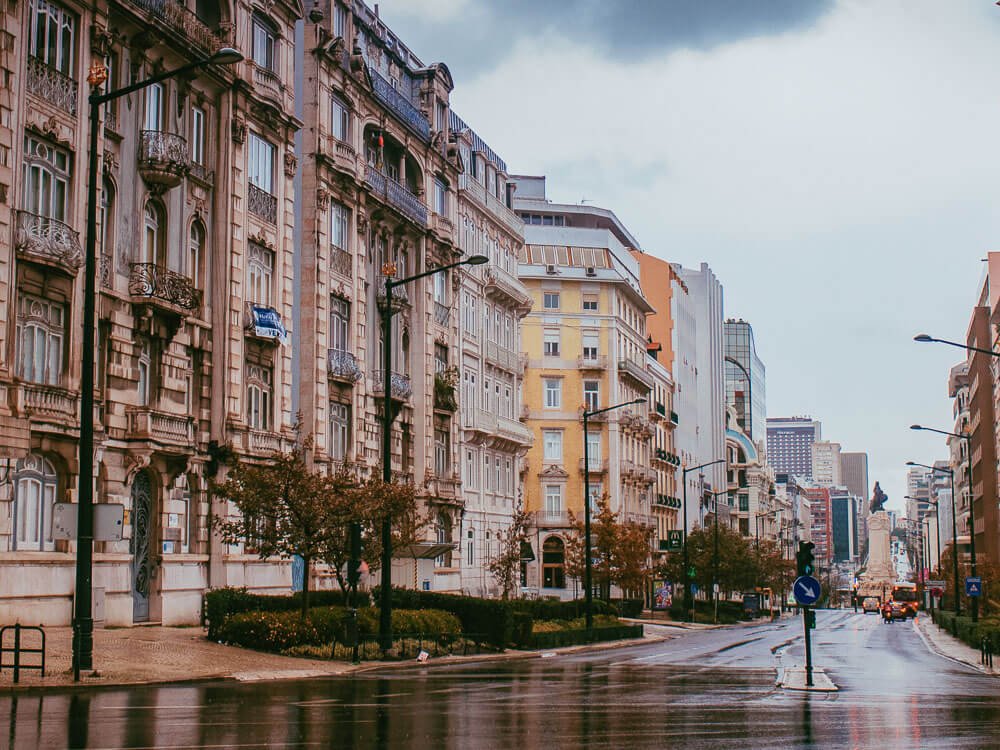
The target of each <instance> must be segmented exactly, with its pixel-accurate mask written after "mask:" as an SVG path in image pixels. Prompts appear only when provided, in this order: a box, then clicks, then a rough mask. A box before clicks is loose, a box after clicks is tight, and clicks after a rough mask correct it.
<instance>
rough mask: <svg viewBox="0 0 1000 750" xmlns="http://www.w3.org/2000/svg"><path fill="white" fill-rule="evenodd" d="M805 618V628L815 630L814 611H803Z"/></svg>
mask: <svg viewBox="0 0 1000 750" xmlns="http://www.w3.org/2000/svg"><path fill="white" fill-rule="evenodd" d="M805 617H806V627H807V628H809V629H811V630H815V629H816V610H814V609H807V610H805Z"/></svg>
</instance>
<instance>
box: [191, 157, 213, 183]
mask: <svg viewBox="0 0 1000 750" xmlns="http://www.w3.org/2000/svg"><path fill="white" fill-rule="evenodd" d="M188 177H190V178H191V179H193V180H197V181H198V182H200V183H201V184H202V185H204V186H205V187H212V185H214V184H215V172H214V171H213V170H211V169H209V168H208V167H206V166H205V165H204V164H196V163H195V162H191V163H190V164H189V165H188Z"/></svg>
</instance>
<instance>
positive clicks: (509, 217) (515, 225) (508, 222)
mask: <svg viewBox="0 0 1000 750" xmlns="http://www.w3.org/2000/svg"><path fill="white" fill-rule="evenodd" d="M458 189H459V190H461V191H463V192H465V193H466V194H467V195H469V196H471V197H472V198H473V200H475V201H476V202H477V203H478V204H479V205H481V206H483V207H484V208H486V209H487V210H488V211H489V212H490V213H492V214H493V216H495V217H496V218H497V219H499V220H500V221H501V222H502V223H503V224H504V225H505V226H506V227H507V229H508V230H509V231H510V232H511V233H512V234H514V235H515V236H516V237H522V236H523V235H524V221H522V220H521V217H520V216H518V215H517V214H516V213H514V212H513V211H512V210H511V209H509V208H507V204H506V203H504V202H503V201H502V200H501V199H500V198H497V197H496V196H495V195H492V194H490V193H489V192H487V190H486V188H485V187H484V186H483V185H482V184H480V183H479V182H478V181H477V180H476V178H475V177H473V176H472V175H469V174H461V175H459V177H458Z"/></svg>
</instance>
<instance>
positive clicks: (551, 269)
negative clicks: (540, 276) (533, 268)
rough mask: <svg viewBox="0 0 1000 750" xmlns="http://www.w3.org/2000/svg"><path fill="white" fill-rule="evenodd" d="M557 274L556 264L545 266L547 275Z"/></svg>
mask: <svg viewBox="0 0 1000 750" xmlns="http://www.w3.org/2000/svg"><path fill="white" fill-rule="evenodd" d="M555 272H556V265H555V263H546V264H545V273H555Z"/></svg>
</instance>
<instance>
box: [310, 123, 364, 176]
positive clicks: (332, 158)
mask: <svg viewBox="0 0 1000 750" xmlns="http://www.w3.org/2000/svg"><path fill="white" fill-rule="evenodd" d="M316 157H317V158H318V159H322V160H324V161H326V163H327V164H329V165H331V166H332V167H333V168H334V169H336V170H337V171H338V172H344V173H346V174H349V175H350V176H351V177H356V176H357V174H358V153H357V151H355V150H354V147H353V146H352V145H351V144H350V143H346V142H344V141H342V140H340V139H339V138H336V137H334V136H333V135H330V134H329V133H321V134H320V136H319V148H318V149H317V154H316Z"/></svg>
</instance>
